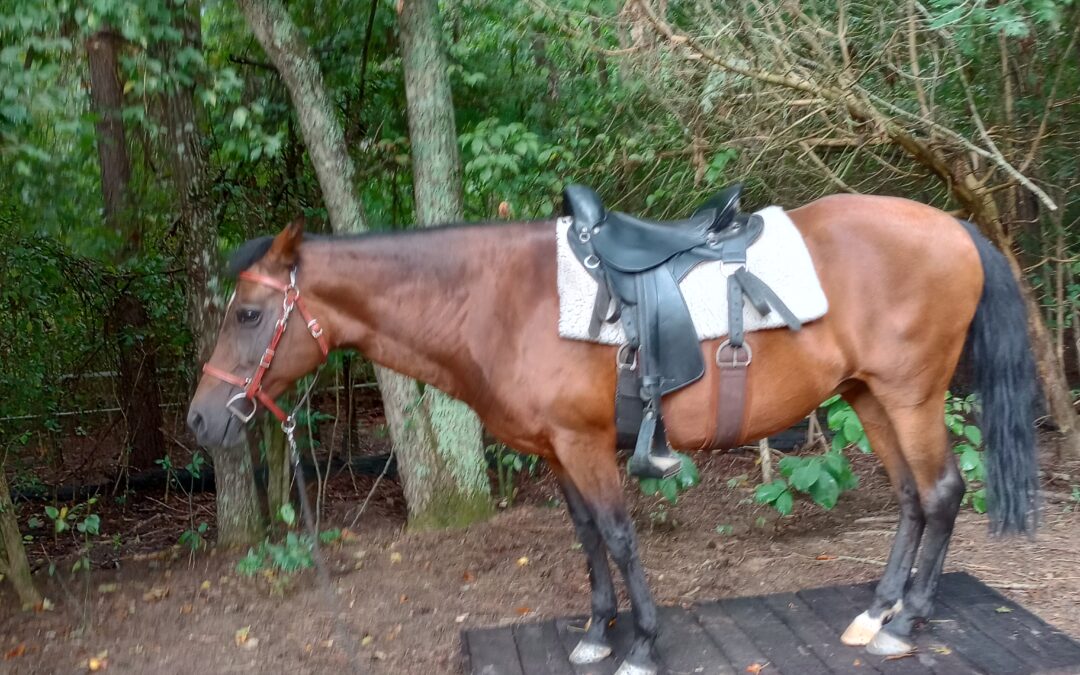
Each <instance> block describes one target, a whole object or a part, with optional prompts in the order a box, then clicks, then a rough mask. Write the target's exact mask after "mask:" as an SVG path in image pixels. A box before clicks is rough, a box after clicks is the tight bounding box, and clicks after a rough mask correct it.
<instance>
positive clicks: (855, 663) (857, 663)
mask: <svg viewBox="0 0 1080 675" xmlns="http://www.w3.org/2000/svg"><path fill="white" fill-rule="evenodd" d="M851 665H853V666H855V667H858V666H861V665H862V659H855V660H854V661H852V662H851Z"/></svg>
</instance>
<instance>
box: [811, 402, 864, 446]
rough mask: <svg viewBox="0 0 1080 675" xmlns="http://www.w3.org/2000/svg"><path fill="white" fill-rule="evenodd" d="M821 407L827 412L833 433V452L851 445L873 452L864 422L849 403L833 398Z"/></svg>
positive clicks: (828, 422) (829, 425) (826, 415)
mask: <svg viewBox="0 0 1080 675" xmlns="http://www.w3.org/2000/svg"><path fill="white" fill-rule="evenodd" d="M821 407H822V408H823V409H824V410H825V417H826V421H827V424H828V427H829V431H832V432H833V440H832V449H833V450H843V449H844V448H846V447H848V446H849V445H854V446H856V447H858V448H859V450H861V451H863V452H866V453H869V452H870V451H871V448H870V441H869V439H867V438H866V431H865V430H864V429H863V425H862V422H861V421H860V420H859V416H858V415H856V414H855V411H854V410H853V409H852V407H851V406H850V405H848V402H847V401H845V400H844V399H842V398H840V397H839V396H833V397H831V398H829V399H828V400H826V401H825V402H824V403H822V404H821Z"/></svg>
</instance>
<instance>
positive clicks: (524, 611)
mask: <svg viewBox="0 0 1080 675" xmlns="http://www.w3.org/2000/svg"><path fill="white" fill-rule="evenodd" d="M514 611H516V612H517V613H518V614H520V615H521V616H525V615H526V614H528V613H529V612H531V611H532V609H530V608H528V607H518V608H517V609H516V610H514Z"/></svg>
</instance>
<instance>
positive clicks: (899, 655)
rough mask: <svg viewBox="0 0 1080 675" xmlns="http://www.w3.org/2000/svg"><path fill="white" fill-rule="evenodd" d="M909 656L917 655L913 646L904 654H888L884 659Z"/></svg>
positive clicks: (895, 659)
mask: <svg viewBox="0 0 1080 675" xmlns="http://www.w3.org/2000/svg"><path fill="white" fill-rule="evenodd" d="M909 656H915V649H914V648H912V649H910V650H909V651H906V652H904V653H903V654H893V655H892V656H886V657H885V658H883V659H882V661H899V660H900V659H906V658H907V657H909Z"/></svg>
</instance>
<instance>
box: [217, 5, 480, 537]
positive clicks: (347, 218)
mask: <svg viewBox="0 0 1080 675" xmlns="http://www.w3.org/2000/svg"><path fill="white" fill-rule="evenodd" d="M237 3H238V4H239V6H240V8H241V10H243V12H244V15H245V17H246V18H247V21H248V25H249V26H250V27H251V30H252V32H253V33H254V34H255V36H256V38H257V39H258V40H259V43H260V44H261V45H262V47H263V50H264V51H265V52H266V53H267V55H268V56H269V57H270V60H271V61H272V62H273V64H274V66H275V68H276V69H277V71H278V73H279V74H280V75H281V78H282V80H283V81H284V82H285V86H286V87H287V88H288V90H289V96H290V98H291V99H292V102H293V107H294V109H295V110H296V116H297V119H298V120H299V122H300V128H301V131H302V133H303V137H304V142H305V144H306V145H307V148H308V153H309V154H310V156H311V160H312V164H313V165H314V168H315V173H316V175H317V176H318V179H319V186H320V188H321V189H322V193H323V199H324V201H325V204H326V209H327V212H328V214H329V216H330V224H331V226H332V227H333V229H334V231H335V232H337V233H342V234H344V233H354V232H362V231H364V230H365V229H367V225H366V223H365V219H364V214H363V209H362V206H361V204H360V200H359V199H358V197H357V195H356V193H355V190H354V186H353V180H354V178H353V177H354V175H355V168H354V166H353V162H352V158H350V157H349V154H348V152H347V151H346V148H345V141H344V135H343V132H342V126H341V123H340V121H339V120H338V118H337V113H336V111H335V109H334V106H333V105H332V104H331V102H330V98H329V97H328V96H327V92H326V87H325V85H324V83H323V77H322V72H321V69H320V67H319V63H318V61H317V60H316V59H315V56H314V54H313V53H312V51H311V49H310V48H309V47H308V45H307V43H306V42H305V41H304V38H303V36H302V35H301V34H300V31H299V30H298V29H297V27H296V24H295V23H294V22H293V20H292V18H291V17H290V16H289V14H288V12H287V10H286V9H285V6H284V5H283V4H282V3H281V2H280V1H279V0H237ZM446 98H447V99H448V98H449V89H448V84H447V92H446ZM410 107H411V105H410ZM440 114H443V115H445V114H446V113H445V111H444V112H442V113H440ZM450 114H451V117H450V120H451V122H450V124H451V132H450V134H451V135H450V137H449V138H451V139H453V117H452V111H451V113H450ZM444 141H445V139H444ZM451 142H452V141H451ZM432 147H435V146H434V145H433V146H432ZM446 156H447V155H445V153H444V154H443V157H446ZM434 161H435V164H431V165H425V167H424V170H425V171H438V170H439V168H438V162H440V161H444V160H443V159H438V158H436V159H435V160H434ZM453 164H454V165H456V164H457V159H456V152H455V154H454V160H453ZM454 183H457V184H458V185H460V179H455V181H454ZM455 190H460V187H458V188H455ZM442 192H447V191H445V190H442V189H441V188H439V187H438V186H437V183H435V182H431V181H427V182H426V186H425V188H423V198H424V200H425V205H424V206H423V207H422V208H424V209H426V210H425V211H423V212H422V213H423V214H424V216H427V217H428V218H440V217H441V216H442V215H444V214H449V213H451V211H453V212H454V213H458V214H459V213H460V212H461V200H460V193H458V196H457V197H453V198H451V199H456V202H454V201H449V202H448V201H446V199H447V198H446V197H445V196H439V195H440V193H442ZM449 192H454V190H450V191H449ZM419 197H420V192H418V200H419ZM419 208H421V207H420V206H419V204H418V213H421V212H420V211H419ZM422 218H423V217H422ZM376 377H377V379H378V381H379V389H380V391H381V392H382V398H383V407H384V409H385V411H386V418H387V422H388V424H389V426H390V437H391V441H392V442H393V444H394V449H395V451H396V452H397V453H398V456H399V458H400V465H401V475H402V482H403V484H404V488H405V498H406V501H407V502H408V505H409V523H410V526H411V527H414V528H426V527H441V526H447V525H457V524H466V523H469V522H472V521H475V520H477V519H479V518H483V517H486V516H487V515H488V514H490V512H491V504H490V499H489V493H490V485H489V483H488V481H487V474H486V467H485V464H484V457H483V453H482V447H481V444H480V435H479V422H478V421H476V418H475V415H474V414H473V413H472V412H471V411H468V410H467V409H465V408H464V406H462V405H460V404H457V403H455V402H452V401H449V400H448V399H447V397H445V395H443V394H441V393H438V392H437V391H436V390H435V389H434V388H433V387H427V388H425V389H423V390H422V389H421V388H420V387H419V385H418V384H417V383H416V382H415V381H414V380H412V379H410V378H407V377H404V376H403V375H400V374H398V373H394V372H393V371H390V370H386V369H384V368H376Z"/></svg>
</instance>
